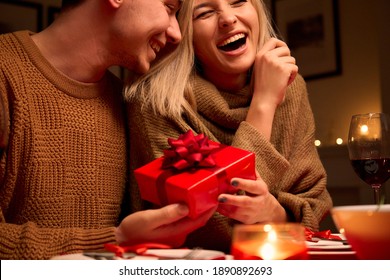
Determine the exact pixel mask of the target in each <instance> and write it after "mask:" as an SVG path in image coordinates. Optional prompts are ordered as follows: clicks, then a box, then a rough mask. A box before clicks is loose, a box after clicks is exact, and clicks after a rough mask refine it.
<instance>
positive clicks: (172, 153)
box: [134, 131, 256, 218]
mask: <svg viewBox="0 0 390 280" xmlns="http://www.w3.org/2000/svg"><path fill="white" fill-rule="evenodd" d="M183 138H184V139H188V138H190V139H191V141H189V142H190V143H191V144H188V143H184V144H183V141H182V140H183ZM193 138H195V140H196V141H198V142H197V143H195V144H194V142H193V141H194V139H193ZM168 142H169V143H170V144H171V146H172V149H170V150H165V151H164V154H165V155H164V156H163V157H161V158H158V159H156V160H154V161H152V162H150V163H149V164H146V165H144V166H142V167H140V168H138V169H136V170H135V171H134V174H135V178H136V180H137V182H138V186H139V189H140V193H141V197H142V199H144V200H147V201H149V202H152V203H154V204H156V205H159V206H164V205H168V204H172V203H178V202H182V203H185V204H187V206H188V207H189V215H188V216H189V217H190V218H196V217H197V216H199V215H200V214H201V213H203V212H205V211H206V210H209V209H211V208H213V207H214V206H216V205H217V204H218V196H219V194H221V193H235V192H236V191H237V189H236V188H234V187H232V186H231V185H230V180H231V178H233V177H238V178H245V179H252V180H255V179H256V173H255V155H254V153H252V152H248V151H246V150H242V149H238V148H235V147H232V146H226V145H222V144H219V143H216V142H213V141H210V140H208V139H207V138H206V137H204V136H203V134H199V135H197V136H194V135H193V134H192V132H191V131H189V132H187V133H186V134H183V135H181V136H180V137H179V139H177V140H173V139H168ZM184 142H186V140H184ZM177 143H179V144H178V145H177V146H176V147H173V146H174V145H175V144H177ZM198 143H200V144H198ZM194 145H195V146H197V148H196V149H195V150H197V151H198V148H199V147H198V146H200V147H201V148H200V150H201V151H200V152H199V151H198V152H195V153H191V152H188V150H191V149H193V146H194ZM204 151H206V152H204ZM202 153H203V155H200V154H202Z"/></svg>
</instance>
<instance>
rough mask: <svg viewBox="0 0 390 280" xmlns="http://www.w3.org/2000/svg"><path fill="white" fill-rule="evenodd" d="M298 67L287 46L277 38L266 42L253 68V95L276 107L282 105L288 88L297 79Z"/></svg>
mask: <svg viewBox="0 0 390 280" xmlns="http://www.w3.org/2000/svg"><path fill="white" fill-rule="evenodd" d="M297 73H298V66H297V65H296V64H295V58H294V57H292V56H291V53H290V49H289V48H288V46H287V44H286V43H285V42H283V41H281V40H278V39H276V38H272V39H270V40H269V41H268V42H266V43H265V44H264V46H263V48H262V49H261V50H260V51H259V52H258V53H257V55H256V59H255V64H254V67H253V75H252V82H253V89H254V92H253V95H254V97H256V98H258V99H259V101H261V102H270V103H272V104H273V105H275V106H278V105H280V103H282V101H283V99H284V96H285V93H286V89H287V86H289V85H290V84H291V83H292V82H293V81H294V79H295V77H296V75H297Z"/></svg>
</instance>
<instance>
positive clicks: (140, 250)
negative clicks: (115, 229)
mask: <svg viewBox="0 0 390 280" xmlns="http://www.w3.org/2000/svg"><path fill="white" fill-rule="evenodd" d="M170 248H171V247H170V246H168V245H165V244H160V243H142V244H137V245H132V246H120V245H116V244H111V243H107V244H104V249H106V250H107V251H110V252H113V253H114V254H115V256H117V257H119V258H123V255H124V254H125V253H127V252H131V253H135V254H137V255H144V254H145V252H146V251H147V250H148V249H170Z"/></svg>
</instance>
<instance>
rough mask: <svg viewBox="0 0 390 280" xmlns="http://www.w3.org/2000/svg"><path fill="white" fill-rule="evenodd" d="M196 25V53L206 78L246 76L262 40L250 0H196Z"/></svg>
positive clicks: (194, 39) (194, 20)
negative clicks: (260, 39) (259, 41)
mask: <svg viewBox="0 0 390 280" xmlns="http://www.w3.org/2000/svg"><path fill="white" fill-rule="evenodd" d="M193 26H194V37H193V43H194V49H195V54H196V57H197V59H198V61H200V63H201V65H202V69H203V74H204V76H205V77H206V78H207V79H209V80H211V81H217V80H221V79H223V77H225V78H228V77H229V78H234V77H238V76H241V77H243V76H244V75H245V76H246V75H247V72H248V70H249V69H250V68H251V66H252V64H253V62H254V59H255V56H256V53H257V44H258V40H259V20H258V15H257V13H256V10H255V8H254V7H253V5H252V3H251V1H250V0H195V5H194V10H193Z"/></svg>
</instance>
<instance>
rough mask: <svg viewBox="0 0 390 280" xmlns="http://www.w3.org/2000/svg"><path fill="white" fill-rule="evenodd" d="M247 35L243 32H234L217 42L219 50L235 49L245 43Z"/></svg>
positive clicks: (228, 50)
mask: <svg viewBox="0 0 390 280" xmlns="http://www.w3.org/2000/svg"><path fill="white" fill-rule="evenodd" d="M246 38H247V36H246V35H245V34H244V33H239V34H236V35H234V36H232V37H230V38H228V39H226V40H225V41H223V42H222V43H221V44H219V45H218V46H217V47H218V49H220V50H221V51H224V52H230V51H234V50H237V49H239V48H241V47H242V46H244V45H245V43H246Z"/></svg>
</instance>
